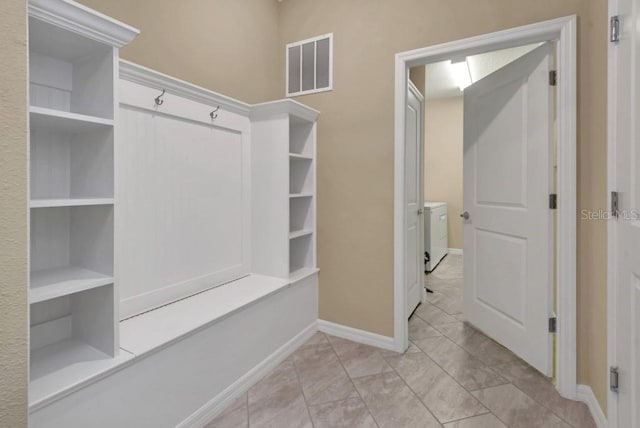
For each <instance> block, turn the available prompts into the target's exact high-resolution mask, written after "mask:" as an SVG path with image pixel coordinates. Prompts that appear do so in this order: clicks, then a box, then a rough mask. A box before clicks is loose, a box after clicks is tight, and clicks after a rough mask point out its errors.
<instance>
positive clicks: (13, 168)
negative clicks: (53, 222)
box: [0, 1, 29, 428]
mask: <svg viewBox="0 0 640 428" xmlns="http://www.w3.org/2000/svg"><path fill="white" fill-rule="evenodd" d="M26 24H27V6H26V2H24V1H21V2H18V1H17V2H6V4H3V8H2V14H0V40H2V61H0V73H1V74H2V76H3V79H2V81H1V82H0V88H1V89H0V92H1V93H2V101H1V102H0V118H1V120H0V123H1V124H2V125H1V126H2V140H1V141H0V152H2V156H0V183H2V191H1V192H0V213H2V216H0V236H2V245H1V246H0V272H2V275H1V276H0V290H1V296H0V297H1V302H2V307H1V308H0V343H2V347H0V367H2V376H0V421H2V425H3V426H7V427H9V426H10V427H16V428H18V427H26V426H27V423H28V361H29V360H28V321H27V304H28V303H27V216H26V210H27V80H26V78H27V47H26V46H27V25H26Z"/></svg>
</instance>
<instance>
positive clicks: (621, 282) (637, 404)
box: [608, 0, 640, 428]
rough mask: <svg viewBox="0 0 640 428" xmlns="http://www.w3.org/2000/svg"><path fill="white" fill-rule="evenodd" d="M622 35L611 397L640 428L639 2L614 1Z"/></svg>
mask: <svg viewBox="0 0 640 428" xmlns="http://www.w3.org/2000/svg"><path fill="white" fill-rule="evenodd" d="M612 6H613V7H612V12H613V14H614V15H616V14H617V15H620V19H621V21H622V22H621V28H622V36H621V38H620V41H619V42H617V43H611V44H610V45H609V58H610V65H611V68H610V71H611V78H610V80H609V88H608V91H609V94H610V95H611V98H610V100H611V101H612V102H611V103H610V104H609V109H610V113H613V114H610V115H609V118H610V121H609V127H610V128H611V129H610V133H609V134H610V136H611V140H610V144H611V146H610V151H609V153H610V154H611V161H610V163H609V187H610V190H612V191H617V192H618V195H619V216H618V217H617V218H615V217H613V218H611V219H610V220H609V229H608V233H609V234H610V236H611V241H610V242H611V246H610V247H609V262H610V263H609V269H610V275H611V276H610V278H611V280H612V290H610V293H609V294H608V296H609V298H610V299H611V303H610V305H609V308H610V310H611V312H612V313H610V314H609V317H610V319H609V323H612V327H613V329H612V330H609V331H610V333H611V336H613V337H610V341H611V344H612V345H613V347H612V349H611V351H612V353H610V355H609V358H610V362H611V363H612V365H614V366H617V367H618V372H619V391H618V393H617V394H615V393H612V394H610V395H609V399H610V401H609V410H610V413H609V423H610V424H611V427H612V428H616V427H618V428H626V427H638V426H640V217H639V216H640V213H639V212H638V209H639V208H640V206H639V203H640V172H639V170H640V138H639V137H640V129H639V127H638V124H639V123H640V108H639V107H640V106H639V104H638V100H640V87H639V86H640V85H639V82H638V76H639V73H640V55H638V53H639V52H640V43H639V42H640V39H639V37H640V34H639V33H638V31H637V24H634V23H636V22H637V20H638V18H639V17H640V16H639V13H638V11H640V1H639V0H619V1H617V2H615V3H612Z"/></svg>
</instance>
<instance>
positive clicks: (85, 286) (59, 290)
mask: <svg viewBox="0 0 640 428" xmlns="http://www.w3.org/2000/svg"><path fill="white" fill-rule="evenodd" d="M74 269H75V271H76V272H75V273H76V277H77V276H78V275H77V274H80V273H82V274H85V276H87V275H88V276H89V277H87V278H76V279H74V278H73V276H70V277H68V278H66V279H61V280H58V281H56V282H52V283H46V284H44V285H38V286H36V287H32V284H33V282H34V281H33V278H34V276H36V277H37V276H40V275H41V274H46V273H47V272H49V273H50V274H54V273H56V271H57V273H58V274H60V273H63V272H64V271H65V270H68V271H69V274H71V273H72V271H73V270H74ZM62 277H63V278H64V275H62ZM31 279H32V281H31V284H29V304H33V303H39V302H44V301H47V300H52V299H55V298H58V297H63V296H69V295H71V294H75V293H79V292H81V291H86V290H91V289H94V288H98V287H104V286H105V285H110V284H113V283H114V280H115V278H114V277H113V276H109V275H104V274H101V273H98V272H94V271H92V270H89V269H85V268H80V267H71V266H67V267H64V268H54V269H45V270H42V271H36V272H32V273H31Z"/></svg>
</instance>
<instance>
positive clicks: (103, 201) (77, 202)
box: [29, 198, 114, 208]
mask: <svg viewBox="0 0 640 428" xmlns="http://www.w3.org/2000/svg"><path fill="white" fill-rule="evenodd" d="M113 203H114V199H113V198H98V199H91V198H86V199H85V198H77V199H32V200H31V202H30V203H29V206H30V207H31V208H55V207H82V206H90V205H113Z"/></svg>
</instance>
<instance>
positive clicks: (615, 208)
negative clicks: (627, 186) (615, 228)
mask: <svg viewBox="0 0 640 428" xmlns="http://www.w3.org/2000/svg"><path fill="white" fill-rule="evenodd" d="M619 210H620V201H619V197H618V192H611V215H612V216H614V217H616V218H617V217H618V212H619Z"/></svg>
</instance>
